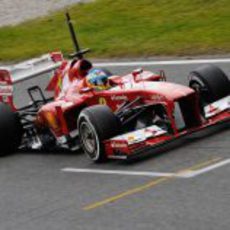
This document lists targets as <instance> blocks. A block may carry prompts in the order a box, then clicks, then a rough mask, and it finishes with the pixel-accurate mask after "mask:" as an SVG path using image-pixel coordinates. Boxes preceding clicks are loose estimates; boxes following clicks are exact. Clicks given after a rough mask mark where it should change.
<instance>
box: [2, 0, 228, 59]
mask: <svg viewBox="0 0 230 230" xmlns="http://www.w3.org/2000/svg"><path fill="white" fill-rule="evenodd" d="M69 11H70V14H71V16H72V18H73V21H74V24H75V27H76V29H77V33H78V35H79V40H80V43H81V46H83V47H90V48H91V49H92V51H93V52H92V53H91V54H90V55H89V56H91V57H97V58H107V57H140V56H141V57H147V56H154V55H196V54H219V53H229V52H230V1H229V0H137V1H136V0H97V1H94V2H91V3H88V4H77V5H75V6H73V7H71V9H70V10H69ZM64 12H65V11H64V10H63V11H59V12H57V13H53V14H52V15H49V16H48V17H44V18H39V19H36V20H32V21H28V22H25V23H22V24H20V25H18V26H13V27H2V28H0V61H12V60H21V59H26V58H31V57H34V56H37V55H40V54H43V53H47V52H49V51H53V50H62V51H63V52H64V54H68V53H71V52H72V51H73V50H72V42H71V39H70V36H69V32H68V28H67V25H66V23H65V17H64Z"/></svg>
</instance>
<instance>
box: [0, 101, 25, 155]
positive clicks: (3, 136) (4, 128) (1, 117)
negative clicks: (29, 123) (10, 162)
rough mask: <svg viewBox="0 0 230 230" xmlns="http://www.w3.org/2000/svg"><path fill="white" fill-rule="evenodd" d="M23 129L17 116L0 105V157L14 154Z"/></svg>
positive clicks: (3, 105) (2, 104) (7, 107)
mask: <svg viewBox="0 0 230 230" xmlns="http://www.w3.org/2000/svg"><path fill="white" fill-rule="evenodd" d="M22 135H23V128H22V124H21V122H20V119H19V117H18V114H17V113H15V112H13V111H12V109H11V107H10V106H8V105H7V104H4V103H0V155H1V156H4V155H7V154H10V153H13V152H15V151H16V150H17V149H18V147H19V145H20V144H21V140H22Z"/></svg>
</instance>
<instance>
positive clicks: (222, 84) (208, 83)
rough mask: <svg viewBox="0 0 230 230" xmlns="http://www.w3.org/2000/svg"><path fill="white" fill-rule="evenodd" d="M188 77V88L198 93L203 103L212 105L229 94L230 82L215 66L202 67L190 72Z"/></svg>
mask: <svg viewBox="0 0 230 230" xmlns="http://www.w3.org/2000/svg"><path fill="white" fill-rule="evenodd" d="M189 77H190V82H189V86H190V87H191V88H194V89H195V90H196V91H198V92H199V94H200V97H201V100H202V101H203V103H206V104H208V103H212V102H214V101H217V100H219V99H221V98H223V97H226V96H228V95H229V94H230V81H229V79H228V77H227V76H226V74H225V73H224V72H223V71H222V70H221V69H220V68H218V67H217V66H214V65H205V66H202V67H200V68H198V69H196V70H194V71H192V72H191V73H190V76H189Z"/></svg>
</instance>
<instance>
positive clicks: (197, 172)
mask: <svg viewBox="0 0 230 230" xmlns="http://www.w3.org/2000/svg"><path fill="white" fill-rule="evenodd" d="M227 164H230V159H226V160H223V161H221V162H218V163H216V164H212V165H210V166H207V167H205V168H202V169H199V170H194V171H193V170H191V171H190V170H189V171H186V170H185V171H184V172H183V171H182V172H178V173H168V172H151V171H124V170H104V169H87V168H63V169H62V170H61V171H63V172H70V173H90V174H104V175H123V176H125V175H126V176H146V177H176V178H193V177H196V176H199V175H201V174H204V173H207V172H209V171H212V170H214V169H217V168H220V167H222V166H225V165H227Z"/></svg>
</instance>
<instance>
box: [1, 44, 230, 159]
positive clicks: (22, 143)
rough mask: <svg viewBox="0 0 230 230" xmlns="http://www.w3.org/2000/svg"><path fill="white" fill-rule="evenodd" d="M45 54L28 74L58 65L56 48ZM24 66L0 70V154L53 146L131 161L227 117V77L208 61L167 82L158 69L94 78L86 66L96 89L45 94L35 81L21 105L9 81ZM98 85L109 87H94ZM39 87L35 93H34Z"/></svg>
mask: <svg viewBox="0 0 230 230" xmlns="http://www.w3.org/2000/svg"><path fill="white" fill-rule="evenodd" d="M75 43H76V40H75ZM75 45H76V47H77V51H78V52H77V54H75V55H74V56H77V57H78V59H79V60H80V61H82V60H84V59H83V55H82V53H83V52H81V51H79V48H78V47H79V46H78V44H75ZM45 57H46V64H45V67H44V65H42V66H43V68H42V67H41V63H42V61H41V59H37V60H34V61H30V64H31V63H32V64H31V65H33V67H31V66H30V67H28V69H29V70H28V71H27V76H29V75H30V77H31V76H36V75H40V74H44V73H45V72H49V71H53V70H55V69H57V70H58V71H59V70H60V69H58V68H59V66H61V65H62V62H63V60H62V57H61V55H60V54H51V55H48V56H45ZM43 62H44V60H43ZM47 62H49V64H47ZM27 64H28V63H26V64H25V63H24V64H23V65H24V66H25V65H26V66H27ZM43 64H44V63H43ZM23 65H22V64H21V65H17V66H15V67H14V68H8V69H7V68H4V69H1V70H0V100H1V101H2V103H0V140H1V146H0V152H1V153H8V152H13V151H15V150H16V149H18V148H25V147H26V148H31V149H50V148H51V147H53V146H56V147H62V148H68V149H70V150H73V151H75V150H76V149H78V148H82V149H83V150H84V152H85V153H86V155H87V156H88V157H89V158H90V159H91V160H92V161H94V162H100V161H103V160H105V159H108V158H111V159H129V158H132V157H134V156H136V155H141V154H143V153H145V152H146V151H149V150H151V149H153V148H155V147H156V146H159V145H163V144H167V143H168V142H169V141H172V140H175V139H178V138H179V137H181V136H184V135H187V134H190V133H192V132H195V131H199V130H202V129H204V128H206V127H209V126H214V125H216V124H219V123H222V122H228V121H229V120H230V111H229V108H230V81H229V79H228V77H227V76H226V75H225V73H224V72H223V71H222V70H220V69H219V68H218V67H216V66H213V65H207V66H203V67H200V68H198V69H196V70H194V71H192V72H191V73H190V75H189V84H188V86H183V85H180V84H175V83H171V82H167V81H166V77H165V75H164V73H163V72H161V73H159V74H156V73H152V72H148V71H143V70H142V69H138V70H135V71H133V72H132V73H130V74H128V75H125V76H114V75H112V74H110V73H108V71H105V70H100V71H99V72H100V74H98V75H97V74H96V75H97V78H93V77H92V72H91V73H89V76H86V79H87V78H88V79H93V80H95V79H96V80H95V81H94V86H96V87H92V86H91V87H88V86H84V87H80V88H79V87H78V86H77V85H76V84H71V85H70V86H69V88H68V89H67V91H66V92H65V93H64V95H62V97H57V98H56V99H47V98H45V96H44V95H43V92H42V91H41V89H40V88H39V87H38V86H34V87H31V88H29V89H28V93H29V95H30V98H31V101H32V103H31V104H30V105H28V106H25V107H23V108H20V109H18V108H15V105H14V102H13V96H12V94H13V86H14V84H13V83H14V82H15V81H17V80H18V79H19V78H20V77H18V75H19V74H15V73H16V72H18V71H19V70H18V69H20V68H19V67H20V66H23ZM69 68H71V67H69ZM22 69H23V68H22ZM24 69H25V68H24ZM44 69H45V70H44ZM20 71H21V70H20ZM20 71H19V72H20ZM34 71H35V72H34ZM39 71H40V72H39ZM95 71H96V73H98V70H93V74H95ZM29 73H30V74H29ZM15 79H16V80H15ZM98 79H99V80H100V81H99V82H100V83H99V82H97V80H98ZM100 84H102V85H104V86H105V85H106V86H108V85H109V87H107V88H106V89H105V88H103V87H102V88H98V86H99V85H100ZM100 86H101V85H100ZM36 93H39V94H40V95H41V97H40V99H35V96H34V95H35V94H36Z"/></svg>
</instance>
